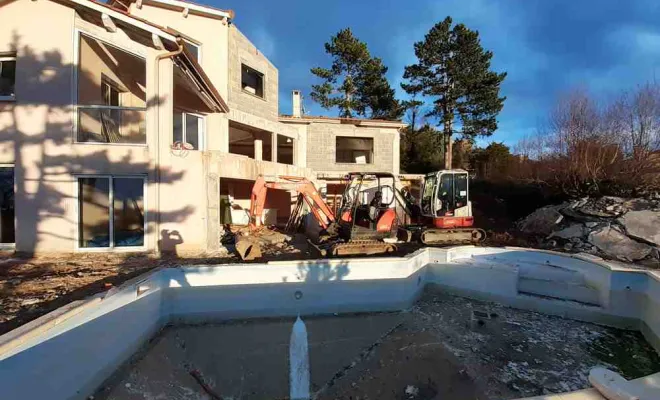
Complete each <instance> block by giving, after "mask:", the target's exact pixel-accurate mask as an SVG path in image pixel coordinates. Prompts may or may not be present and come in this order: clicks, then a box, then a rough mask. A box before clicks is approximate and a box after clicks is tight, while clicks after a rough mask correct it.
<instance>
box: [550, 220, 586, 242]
mask: <svg viewBox="0 0 660 400" xmlns="http://www.w3.org/2000/svg"><path fill="white" fill-rule="evenodd" d="M585 234H586V232H585V229H584V226H582V224H572V225H569V226H568V227H566V228H564V229H562V230H560V231H556V232H552V233H551V234H550V237H558V238H561V239H571V238H579V237H582V236H584V235H585Z"/></svg>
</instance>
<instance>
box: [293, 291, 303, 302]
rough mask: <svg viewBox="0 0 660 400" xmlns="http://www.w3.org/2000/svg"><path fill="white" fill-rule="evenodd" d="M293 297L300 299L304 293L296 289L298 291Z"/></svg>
mask: <svg viewBox="0 0 660 400" xmlns="http://www.w3.org/2000/svg"><path fill="white" fill-rule="evenodd" d="M293 297H295V298H296V300H300V299H302V297H303V293H302V292H301V291H300V290H296V292H295V293H294V294H293Z"/></svg>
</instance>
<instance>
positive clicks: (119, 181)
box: [78, 176, 145, 249]
mask: <svg viewBox="0 0 660 400" xmlns="http://www.w3.org/2000/svg"><path fill="white" fill-rule="evenodd" d="M144 231H145V218H144V178H142V177H112V176H106V177H103V176H98V177H97V176H93V177H82V178H78V232H79V241H78V245H79V247H80V248H84V249H93V248H107V249H110V248H116V247H119V248H121V247H142V246H144Z"/></svg>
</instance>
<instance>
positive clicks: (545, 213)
mask: <svg viewBox="0 0 660 400" xmlns="http://www.w3.org/2000/svg"><path fill="white" fill-rule="evenodd" d="M658 226H660V200H658V199H655V198H648V199H642V198H633V199H624V198H621V197H613V196H604V197H599V198H588V197H586V198H582V199H579V200H574V201H568V202H565V203H562V204H559V205H553V206H546V207H543V208H540V209H538V210H536V211H535V212H533V213H532V214H530V215H529V216H527V217H526V218H524V219H522V220H521V221H519V222H518V229H519V230H520V231H521V232H523V233H524V234H527V235H529V236H534V237H536V238H537V239H538V240H539V245H540V247H543V248H549V249H554V250H563V251H570V252H586V253H590V254H594V255H597V256H600V257H604V258H611V259H617V260H621V261H627V262H639V263H641V264H644V265H646V266H650V267H656V268H659V267H660V250H659V249H658V246H660V230H659V229H658Z"/></svg>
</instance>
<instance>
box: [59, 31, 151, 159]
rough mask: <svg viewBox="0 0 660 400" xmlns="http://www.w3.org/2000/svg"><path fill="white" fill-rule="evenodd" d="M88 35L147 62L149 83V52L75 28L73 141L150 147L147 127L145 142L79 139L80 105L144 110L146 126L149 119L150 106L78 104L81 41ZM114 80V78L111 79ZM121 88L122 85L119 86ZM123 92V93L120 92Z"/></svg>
mask: <svg viewBox="0 0 660 400" xmlns="http://www.w3.org/2000/svg"><path fill="white" fill-rule="evenodd" d="M83 35H84V36H87V37H88V38H90V39H93V40H98V41H99V42H103V43H105V44H106V45H108V46H111V47H114V48H116V49H118V50H121V51H123V52H125V53H127V54H130V55H131V56H134V57H137V58H139V59H141V60H143V61H144V64H145V85H148V82H146V78H147V75H148V70H147V54H144V53H142V52H138V51H137V50H133V49H127V48H125V47H122V46H121V45H119V44H117V43H114V42H112V41H111V40H109V39H108V38H103V37H101V36H99V35H97V34H94V33H92V32H89V31H87V30H85V29H81V28H75V29H74V36H73V79H72V82H71V87H72V95H71V98H72V101H73V102H72V104H73V107H72V117H73V119H72V121H73V132H72V133H73V138H72V143H73V144H75V145H80V146H128V147H149V132H148V129H146V128H145V141H144V143H115V142H111V143H106V142H81V141H79V140H78V128H79V126H78V124H79V123H78V121H79V118H80V115H79V114H80V110H79V107H81V106H82V108H88V109H92V108H105V109H125V110H129V111H130V110H132V111H143V112H144V113H145V120H144V123H145V126H146V124H147V121H148V119H149V118H148V117H147V113H148V107H112V106H103V105H80V104H78V75H79V70H80V42H81V40H82V36H83ZM110 82H112V80H110ZM119 88H120V89H121V87H119ZM120 94H121V93H120Z"/></svg>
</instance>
